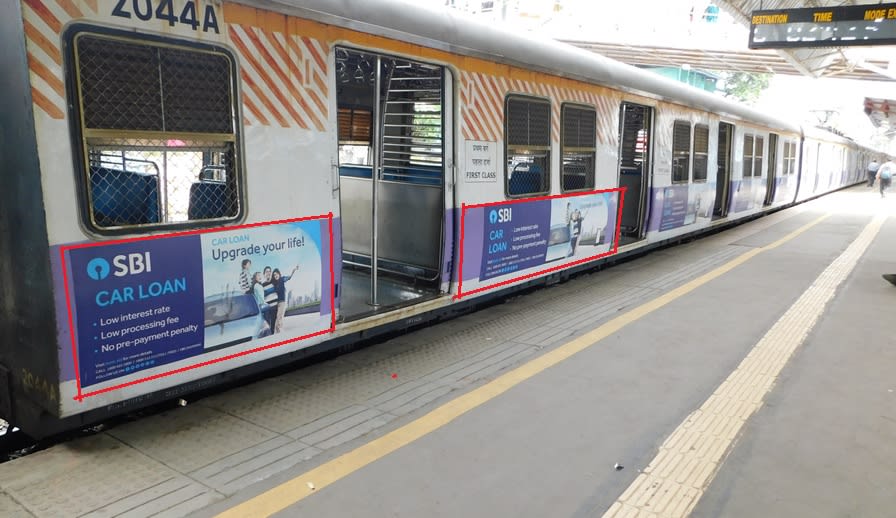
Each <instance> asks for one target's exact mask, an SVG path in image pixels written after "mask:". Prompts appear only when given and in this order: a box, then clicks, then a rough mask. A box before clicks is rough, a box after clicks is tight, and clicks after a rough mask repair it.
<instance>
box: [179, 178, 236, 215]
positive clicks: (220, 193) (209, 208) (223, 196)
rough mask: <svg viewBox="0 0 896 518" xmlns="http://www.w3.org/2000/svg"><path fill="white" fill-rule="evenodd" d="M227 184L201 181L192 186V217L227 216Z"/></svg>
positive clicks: (188, 213)
mask: <svg viewBox="0 0 896 518" xmlns="http://www.w3.org/2000/svg"><path fill="white" fill-rule="evenodd" d="M227 200H228V197H227V184H226V183H224V182H211V181H200V182H196V183H194V184H193V185H191V186H190V206H189V208H188V209H187V215H188V216H189V218H190V219H215V218H223V217H225V216H227V215H228V214H227V208H228V205H229V204H228V203H227Z"/></svg>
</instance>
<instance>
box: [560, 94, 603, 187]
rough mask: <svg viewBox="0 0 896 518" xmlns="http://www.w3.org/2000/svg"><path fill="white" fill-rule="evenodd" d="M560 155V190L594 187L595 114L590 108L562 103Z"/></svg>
mask: <svg viewBox="0 0 896 518" xmlns="http://www.w3.org/2000/svg"><path fill="white" fill-rule="evenodd" d="M561 117H562V121H561V124H562V127H563V134H562V140H561V143H560V148H561V150H562V153H563V154H562V156H563V165H562V167H563V169H562V177H561V185H560V187H561V189H562V190H563V192H567V191H582V190H591V189H594V162H595V154H596V149H597V148H596V142H597V140H596V138H597V135H596V129H597V113H596V112H595V111H594V109H593V108H586V107H583V106H572V105H564V106H563V111H562V114H561Z"/></svg>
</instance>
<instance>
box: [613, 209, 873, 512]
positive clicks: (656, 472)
mask: <svg viewBox="0 0 896 518" xmlns="http://www.w3.org/2000/svg"><path fill="white" fill-rule="evenodd" d="M886 219H887V218H886V216H885V215H879V216H877V217H875V218H874V219H873V220H871V222H870V223H869V224H868V225H867V226H866V227H865V229H864V230H863V231H862V233H861V234H859V237H857V238H856V240H855V241H853V242H852V244H850V245H849V247H847V249H846V250H845V251H844V252H843V253H842V254H840V256H839V257H838V258H837V259H835V260H834V262H832V263H831V264H830V265H829V266H828V267H827V268H826V269H825V270H824V272H822V273H821V275H819V276H818V278H817V279H815V282H813V283H812V285H811V286H809V289H807V290H806V291H805V292H803V294H802V295H801V296H800V298H799V299H797V301H796V302H794V303H793V305H792V306H790V308H789V309H788V310H787V311H786V312H785V313H784V314H783V315H782V316H781V318H780V319H779V320H778V321H777V322H776V323H775V325H773V326H772V327H771V329H769V330H768V332H767V333H766V334H765V336H763V337H762V339H760V340H759V342H758V343H757V344H756V345H755V346H754V347H753V349H752V350H751V351H750V353H749V354H748V355H747V356H746V358H744V360H743V361H742V362H741V363H740V365H739V366H738V367H737V369H735V370H734V372H732V373H731V375H730V376H728V379H726V380H725V381H724V382H723V383H722V384H721V385H720V386H719V387H718V388H717V389H716V391H715V392H714V393H713V394H712V395H711V396H710V397H709V399H707V400H706V402H704V403H703V405H702V406H701V407H700V408H699V409H698V410H696V411H695V412H694V413H692V414H691V415H690V416H688V417H687V419H685V420H684V422H683V423H681V424H680V425H679V426H678V428H676V429H675V431H674V432H672V434H671V435H670V436H669V438H668V439H666V441H665V442H664V443H663V445H662V446H660V449H659V453H658V454H657V456H656V457H655V458H654V459H653V460H652V461H651V462H650V464H648V466H647V468H646V469H644V471H642V472H641V474H639V475H638V478H636V479H635V481H634V482H632V484H631V485H630V486H629V487H628V489H626V490H625V492H623V493H622V495H621V496H620V497H619V499H618V500H617V501H616V502H615V503H614V504H613V505H612V506H611V507H610V509H609V510H608V511H607V512H606V513H605V514H604V518H619V517H636V516H653V517H684V516H687V515H688V514H690V512H691V511H692V510H693V508H694V506H696V505H697V502H698V501H699V500H700V498H701V497H702V496H703V493H704V492H705V490H706V488H707V487H708V486H709V484H710V483H711V482H712V479H713V478H714V477H715V474H716V473H717V472H718V470H719V467H720V466H721V465H722V462H724V460H725V458H726V457H727V455H728V452H729V451H730V447H731V445H732V444H733V442H734V440H735V438H737V436H738V434H739V433H740V431H741V429H742V428H743V426H744V424H746V422H747V420H748V419H749V418H750V417H751V416H752V415H753V413H754V412H756V411H757V410H758V409H759V407H760V406H762V402H763V400H764V399H765V396H766V395H767V394H768V393H769V392H770V391H771V389H772V386H773V385H774V383H775V381H776V380H777V377H778V374H779V373H780V372H781V369H783V368H784V365H785V364H786V363H787V361H788V360H789V359H790V357H791V356H792V355H793V353H794V352H795V351H796V349H797V347H799V345H800V344H802V343H803V341H804V340H805V339H806V336H808V334H809V331H811V330H812V328H813V327H814V326H815V323H816V322H817V321H818V319H819V317H820V316H821V315H822V313H823V312H824V308H825V306H826V305H827V303H828V302H830V300H831V299H832V298H833V297H834V294H835V293H836V290H837V286H839V285H840V283H842V282H843V281H844V280H845V279H846V277H847V276H848V275H849V273H850V272H851V271H852V270H853V268H854V267H855V265H856V263H858V260H859V258H860V257H861V256H862V254H864V253H865V250H866V249H867V248H868V246H869V245H870V244H871V242H872V240H874V237H875V236H876V235H877V233H878V232H879V231H880V228H881V226H882V225H883V222H884V221H885V220H886Z"/></svg>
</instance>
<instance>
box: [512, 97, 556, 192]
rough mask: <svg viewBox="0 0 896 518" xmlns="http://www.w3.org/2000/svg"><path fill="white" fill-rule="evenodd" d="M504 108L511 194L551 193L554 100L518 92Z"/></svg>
mask: <svg viewBox="0 0 896 518" xmlns="http://www.w3.org/2000/svg"><path fill="white" fill-rule="evenodd" d="M504 110H505V121H506V122H505V124H506V126H505V128H504V135H505V137H504V140H505V146H506V149H507V151H506V157H507V177H506V184H505V189H506V194H507V196H508V197H520V196H531V195H535V194H547V193H548V192H549V191H550V190H551V103H550V102H549V101H548V100H546V99H538V98H534V97H523V96H516V95H514V96H509V97H507V100H506V102H505V107H504Z"/></svg>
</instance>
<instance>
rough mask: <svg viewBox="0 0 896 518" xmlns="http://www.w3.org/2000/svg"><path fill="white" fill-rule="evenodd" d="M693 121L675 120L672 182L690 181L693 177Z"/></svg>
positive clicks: (673, 126) (673, 128)
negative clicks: (691, 163)
mask: <svg viewBox="0 0 896 518" xmlns="http://www.w3.org/2000/svg"><path fill="white" fill-rule="evenodd" d="M690 162H691V123H690V122H687V121H675V123H674V124H673V125H672V183H688V181H690V179H691V169H690V167H691V166H690Z"/></svg>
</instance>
